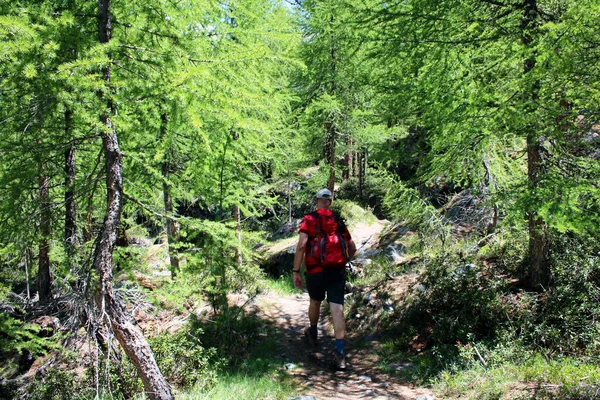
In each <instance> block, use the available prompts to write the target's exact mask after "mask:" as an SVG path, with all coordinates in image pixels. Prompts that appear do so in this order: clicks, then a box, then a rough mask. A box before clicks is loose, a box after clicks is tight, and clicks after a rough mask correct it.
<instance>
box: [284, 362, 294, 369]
mask: <svg viewBox="0 0 600 400" xmlns="http://www.w3.org/2000/svg"><path fill="white" fill-rule="evenodd" d="M294 368H296V364H294V363H287V364H285V369H288V370H289V369H294Z"/></svg>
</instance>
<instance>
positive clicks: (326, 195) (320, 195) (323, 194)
mask: <svg viewBox="0 0 600 400" xmlns="http://www.w3.org/2000/svg"><path fill="white" fill-rule="evenodd" d="M317 199H326V200H333V195H332V194H331V190H329V189H321V190H319V191H318V192H317Z"/></svg>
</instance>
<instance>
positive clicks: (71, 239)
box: [65, 109, 77, 264]
mask: <svg viewBox="0 0 600 400" xmlns="http://www.w3.org/2000/svg"><path fill="white" fill-rule="evenodd" d="M65 133H66V137H67V139H71V110H69V109H67V110H65ZM75 165H76V164H75V144H74V143H71V144H70V145H69V148H68V149H67V150H66V151H65V247H66V250H67V256H68V257H69V260H71V259H72V257H73V256H74V255H75V248H76V246H77V207H76V204H75V190H74V187H73V185H74V183H75ZM69 262H70V263H71V264H72V261H69Z"/></svg>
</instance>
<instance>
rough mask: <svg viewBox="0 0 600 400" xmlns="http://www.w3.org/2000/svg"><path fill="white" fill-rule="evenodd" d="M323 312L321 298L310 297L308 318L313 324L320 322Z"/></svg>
mask: <svg viewBox="0 0 600 400" xmlns="http://www.w3.org/2000/svg"><path fill="white" fill-rule="evenodd" d="M320 314H321V302H320V301H319V300H313V299H310V304H309V306H308V319H309V320H310V324H311V325H312V326H316V325H317V323H318V322H319V315H320Z"/></svg>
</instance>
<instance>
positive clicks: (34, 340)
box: [0, 313, 59, 359]
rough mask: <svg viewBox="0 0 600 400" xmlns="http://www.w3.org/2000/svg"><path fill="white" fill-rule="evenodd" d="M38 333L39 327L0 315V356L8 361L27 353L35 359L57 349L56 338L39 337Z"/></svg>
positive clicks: (6, 315)
mask: <svg viewBox="0 0 600 400" xmlns="http://www.w3.org/2000/svg"><path fill="white" fill-rule="evenodd" d="M40 331H41V328H40V326H39V325H35V324H28V323H23V321H20V320H18V319H16V318H13V317H11V316H10V315H8V314H7V313H2V314H0V355H1V356H2V358H4V359H8V358H9V357H10V356H13V357H14V356H16V355H19V354H21V352H27V351H28V352H30V353H31V354H32V355H33V356H34V357H36V358H37V357H40V356H43V355H45V354H47V353H48V352H49V351H50V350H56V349H58V348H59V345H58V344H57V340H56V338H48V337H41V335H40Z"/></svg>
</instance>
